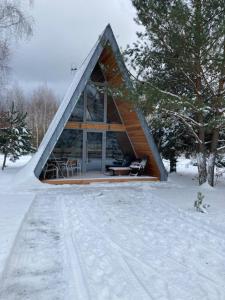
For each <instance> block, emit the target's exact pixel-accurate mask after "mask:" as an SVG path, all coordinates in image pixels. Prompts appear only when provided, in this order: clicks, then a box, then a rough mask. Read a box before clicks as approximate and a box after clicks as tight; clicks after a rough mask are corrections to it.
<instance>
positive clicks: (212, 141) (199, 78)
mask: <svg viewBox="0 0 225 300" xmlns="http://www.w3.org/2000/svg"><path fill="white" fill-rule="evenodd" d="M132 3H133V5H134V7H135V8H136V10H137V19H136V21H137V22H138V23H139V24H141V25H143V27H144V29H145V30H144V31H143V32H140V33H138V42H137V43H135V44H134V45H133V46H132V47H129V48H128V49H127V51H126V54H127V55H128V57H129V58H130V61H131V65H132V66H133V67H134V68H135V70H136V73H137V78H138V79H139V80H140V81H141V82H142V83H141V85H140V84H139V82H140V81H136V87H137V91H138V92H140V91H141V93H142V94H145V96H146V99H147V102H149V105H150V106H153V107H154V106H156V105H158V106H159V107H160V110H161V112H166V113H167V114H170V115H171V116H173V117H176V118H177V120H179V121H180V122H182V123H183V124H184V125H185V126H186V128H187V130H188V132H189V133H190V136H191V137H192V138H193V139H194V141H195V145H196V152H197V158H198V170H199V184H202V183H204V182H205V181H206V180H207V175H208V182H209V184H210V185H213V184H214V167H215V158H216V154H217V151H218V149H219V150H222V149H223V148H224V142H222V139H220V134H221V132H222V131H223V130H224V128H225V118H224V104H225V97H224V95H225V91H224V84H225V5H224V0H218V1H214V0H207V1H204V0H190V1H187V0H174V1H173V0H165V1H159V0H146V1H142V0H132ZM207 157H209V159H208V169H207V164H206V158H207Z"/></svg>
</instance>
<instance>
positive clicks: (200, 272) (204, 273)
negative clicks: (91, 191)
mask: <svg viewBox="0 0 225 300" xmlns="http://www.w3.org/2000/svg"><path fill="white" fill-rule="evenodd" d="M137 200H138V199H137V198H135V201H137ZM96 202H97V203H98V206H99V207H101V210H104V214H105V215H108V216H109V218H111V219H114V220H115V222H117V223H119V224H120V228H121V227H123V228H124V230H125V231H126V232H127V234H131V235H132V236H133V238H134V239H135V241H138V240H141V241H142V243H143V246H142V247H143V248H145V244H146V240H143V238H141V235H140V232H141V230H137V231H138V234H137V233H135V231H134V230H133V231H130V230H129V229H128V224H126V225H125V224H124V223H123V221H118V218H116V217H115V215H116V213H115V209H114V210H113V212H114V213H112V212H110V211H109V209H107V208H106V209H105V202H102V203H101V206H100V205H99V201H98V200H96ZM159 203H160V199H158V200H157V208H158V209H159V208H160V204H159ZM141 204H142V203H140V202H139V203H138V207H136V209H135V211H136V212H137V210H140V208H141V207H142V205H141ZM117 208H118V207H117ZM151 208H152V206H151ZM125 209H126V208H125ZM141 210H142V216H143V212H146V207H144V208H143V207H142V208H141ZM159 211H160V209H159ZM159 211H158V213H157V222H159V220H163V218H161V216H160V215H159ZM170 215H173V214H172V212H171V214H170ZM148 216H149V218H142V219H141V218H139V219H138V220H139V222H140V223H141V222H142V221H143V219H144V220H145V222H146V220H147V219H149V220H152V219H154V218H155V214H153V213H152V210H150V212H149V213H148ZM132 221H134V219H132ZM184 221H185V220H184ZM130 225H131V224H130ZM133 225H134V224H133ZM150 225H151V224H149V225H147V224H146V223H145V224H144V226H145V229H146V228H148V231H149V228H151V226H150ZM138 226H140V224H135V226H134V227H135V229H137V227H138ZM142 226H143V225H142ZM159 226H164V224H163V223H162V224H161V223H160V224H159ZM157 229H159V227H157ZM167 231H168V232H169V231H170V232H173V233H174V238H175V237H176V233H177V232H176V231H175V230H174V229H173V226H170V228H169V229H167ZM179 244H181V245H182V244H183V245H185V243H184V241H182V240H179ZM185 246H186V245H185ZM201 249H202V250H206V249H205V248H203V247H201V246H200V250H201ZM200 250H199V252H201V251H200ZM207 251H208V248H207ZM213 255H214V253H212V256H213ZM164 258H166V259H167V261H168V262H169V261H171V263H173V262H174V263H175V264H179V265H182V266H183V267H184V268H185V269H187V270H188V272H191V273H193V272H195V273H196V275H197V276H200V277H202V278H204V279H206V280H207V281H208V284H207V285H212V284H213V286H214V288H216V290H217V291H218V292H219V290H220V289H222V290H225V285H224V280H223V279H222V278H221V280H219V279H218V276H217V277H216V278H214V277H215V274H216V273H215V271H214V273H212V272H210V271H209V270H208V269H207V268H205V267H204V264H201V263H200V264H198V265H193V264H192V262H190V263H191V269H190V268H189V266H188V264H184V263H182V262H180V261H178V260H176V259H174V258H173V257H170V256H168V255H167V256H165V257H164ZM217 258H218V257H217ZM218 261H219V260H218ZM220 261H221V264H224V257H222V255H221V256H220ZM210 276H211V277H210ZM224 297H225V295H224V293H223V296H222V299H223V298H224ZM216 299H217V298H216Z"/></svg>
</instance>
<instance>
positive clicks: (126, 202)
mask: <svg viewBox="0 0 225 300" xmlns="http://www.w3.org/2000/svg"><path fill="white" fill-rule="evenodd" d="M143 187H144V186H143V185H136V186H133V187H132V188H131V187H130V186H126V185H115V186H113V185H111V186H105V187H104V186H88V187H76V188H67V189H66V188H65V189H62V190H61V189H60V190H59V189H58V190H52V191H50V190H49V191H46V192H45V193H43V192H41V193H40V194H39V195H38V196H37V197H36V199H35V200H34V202H33V204H32V206H31V208H30V211H29V213H28V216H27V218H26V219H25V220H24V223H23V224H22V226H21V230H20V232H19V234H18V236H17V240H16V241H15V245H14V247H13V249H12V252H11V256H10V259H9V260H8V264H7V267H6V269H5V272H4V280H3V283H2V287H1V293H0V299H4V300H8V299H10V300H11V299H15V300H17V299H32V300H33V299H38V300H39V299H40V300H45V299H46V300H47V299H48V300H51V299H58V300H62V299H68V300H70V299H71V300H72V299H78V300H80V299H82V300H86V299H87V300H89V299H93V300H98V299H99V300H108V299H110V300H111V299H112V300H114V299H115V300H116V299H121V300H128V299H129V300H130V299H135V300H142V299H143V300H145V299H153V300H154V299H157V300H158V299H161V300H186V299H188V300H189V299H192V300H199V299H206V300H207V299H209V300H214V299H215V300H220V299H221V300H224V299H225V258H224V253H225V237H224V231H223V229H224V228H222V229H221V231H219V230H217V229H216V230H215V229H214V228H213V226H211V224H210V223H207V222H201V221H200V220H199V219H198V218H196V217H195V216H191V215H189V214H186V213H184V212H183V211H181V210H178V209H176V207H173V206H172V205H169V206H168V204H167V203H166V202H165V201H163V200H162V199H158V198H157V197H156V196H155V195H154V190H151V188H149V189H145V188H143ZM84 191H85V192H84ZM155 194H157V193H155Z"/></svg>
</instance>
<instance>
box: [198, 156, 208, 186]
mask: <svg viewBox="0 0 225 300" xmlns="http://www.w3.org/2000/svg"><path fill="white" fill-rule="evenodd" d="M197 163H198V181H199V185H201V184H203V183H205V182H206V180H207V168H206V157H205V154H204V153H202V152H198V153H197Z"/></svg>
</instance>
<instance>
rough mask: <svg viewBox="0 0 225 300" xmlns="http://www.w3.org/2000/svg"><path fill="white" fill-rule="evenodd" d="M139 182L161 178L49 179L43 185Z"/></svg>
mask: <svg viewBox="0 0 225 300" xmlns="http://www.w3.org/2000/svg"><path fill="white" fill-rule="evenodd" d="M139 181H142V182H143V181H147V182H152V181H159V178H157V177H141V176H140V177H130V178H127V177H123V176H115V177H113V176H111V177H109V178H78V179H47V180H42V182H43V183H48V184H56V185H58V184H90V183H96V182H97V183H98V182H102V183H104V182H105V183H106V182H110V183H113V182H117V183H119V182H139Z"/></svg>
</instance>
